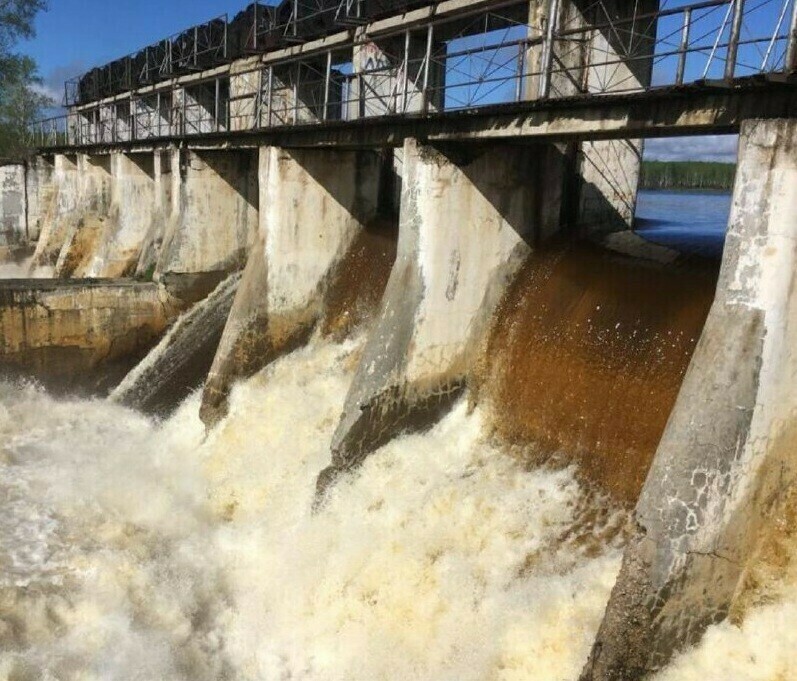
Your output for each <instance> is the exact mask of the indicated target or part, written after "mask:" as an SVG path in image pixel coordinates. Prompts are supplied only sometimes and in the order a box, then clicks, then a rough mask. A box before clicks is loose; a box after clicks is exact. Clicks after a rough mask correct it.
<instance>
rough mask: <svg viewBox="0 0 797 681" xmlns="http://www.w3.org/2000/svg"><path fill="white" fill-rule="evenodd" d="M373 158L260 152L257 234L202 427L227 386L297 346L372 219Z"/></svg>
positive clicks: (220, 406) (377, 161) (216, 411)
mask: <svg viewBox="0 0 797 681" xmlns="http://www.w3.org/2000/svg"><path fill="white" fill-rule="evenodd" d="M380 165H381V157H380V155H379V154H378V153H376V152H371V151H364V152H357V151H333V150H318V151H307V150H300V151H289V150H285V149H281V148H279V147H265V148H263V149H261V152H260V194H261V197H260V205H261V211H260V236H259V240H258V242H257V244H256V245H255V247H254V249H253V251H252V254H251V256H250V258H249V262H248V263H247V266H246V269H245V271H244V276H243V280H242V282H241V285H240V288H239V289H238V294H237V295H236V299H235V303H234V305H233V308H232V312H231V313H230V319H229V321H228V322H227V326H226V328H225V330H224V335H223V336H222V339H221V343H220V344H219V349H218V352H217V354H216V359H215V360H214V362H213V367H212V368H211V370H210V374H209V376H208V381H207V383H206V385H205V391H204V394H203V398H202V409H201V412H200V414H201V416H202V419H203V421H204V422H205V423H206V424H208V425H213V424H215V423H216V422H217V421H218V420H219V419H220V418H221V417H222V416H223V415H224V414H225V413H226V408H227V397H228V395H229V392H230V390H231V388H232V384H233V383H234V381H235V380H237V379H239V378H243V377H246V376H250V375H251V374H253V373H254V372H255V371H257V370H258V369H260V368H262V367H263V366H265V365H266V364H268V363H269V362H270V361H272V360H273V359H275V358H276V357H278V356H279V355H280V354H282V353H284V352H287V351H290V350H291V349H293V348H295V347H296V346H297V345H299V344H300V343H302V342H304V341H305V340H306V339H307V338H308V336H309V334H310V333H311V331H312V330H313V328H314V327H315V325H316V323H317V322H318V321H319V319H321V316H322V314H323V310H324V303H325V296H326V292H327V290H328V287H329V283H330V280H331V278H332V277H334V275H335V272H336V268H337V266H338V265H339V264H340V263H341V262H342V261H344V259H345V256H346V255H347V253H348V251H349V250H350V249H351V247H352V245H353V244H354V243H355V241H356V239H357V236H358V235H359V234H360V233H361V232H362V230H363V228H364V226H365V225H366V224H367V223H368V222H369V221H370V220H371V219H372V218H373V217H374V216H375V215H376V211H377V204H378V199H379V185H380V182H379V180H380Z"/></svg>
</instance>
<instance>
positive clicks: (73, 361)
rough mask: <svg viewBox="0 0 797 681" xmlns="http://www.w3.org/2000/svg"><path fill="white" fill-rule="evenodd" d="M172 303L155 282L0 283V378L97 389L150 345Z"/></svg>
mask: <svg viewBox="0 0 797 681" xmlns="http://www.w3.org/2000/svg"><path fill="white" fill-rule="evenodd" d="M179 310H180V303H179V302H178V301H176V300H175V299H174V298H172V297H171V296H170V295H169V294H168V293H167V292H166V290H165V289H164V288H162V287H160V286H158V285H157V284H151V283H135V282H130V281H104V282H98V281H92V280H82V281H81V280H72V281H46V280H6V281H0V375H3V376H4V377H6V378H17V377H29V378H34V379H36V380H37V381H39V382H41V383H42V384H43V385H45V386H46V387H47V388H48V389H52V390H55V391H57V392H63V391H81V392H100V393H102V392H104V391H106V390H107V389H108V388H110V387H111V386H112V385H114V384H115V383H116V382H118V380H119V379H120V378H121V377H122V376H123V375H124V374H125V373H126V372H127V371H129V369H130V368H131V367H132V365H134V364H135V363H136V362H137V361H138V360H139V359H140V358H141V357H142V356H143V354H144V353H146V351H147V350H148V349H149V348H150V347H151V346H152V345H153V344H154V343H155V341H156V340H157V338H158V337H159V336H160V334H161V333H162V332H163V331H164V329H165V328H166V326H167V325H168V324H169V322H170V321H171V320H172V319H173V318H174V317H175V316H176V315H177V314H178V312H179Z"/></svg>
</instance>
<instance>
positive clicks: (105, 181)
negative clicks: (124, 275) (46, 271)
mask: <svg viewBox="0 0 797 681" xmlns="http://www.w3.org/2000/svg"><path fill="white" fill-rule="evenodd" d="M77 189H78V196H77V205H76V206H75V210H74V211H73V213H72V214H71V215H69V216H68V218H67V225H66V229H65V230H64V240H63V244H62V245H61V249H60V251H59V253H58V258H57V260H56V263H55V275H56V276H57V277H61V278H68V277H72V276H78V277H80V276H84V275H85V271H86V269H87V267H88V264H89V263H90V262H91V261H92V259H93V257H94V254H95V253H96V251H97V248H98V246H99V244H100V242H101V241H102V237H103V234H104V232H105V229H106V221H107V218H108V214H109V211H110V207H111V157H110V155H108V154H101V155H96V156H91V155H87V154H79V155H78V157H77Z"/></svg>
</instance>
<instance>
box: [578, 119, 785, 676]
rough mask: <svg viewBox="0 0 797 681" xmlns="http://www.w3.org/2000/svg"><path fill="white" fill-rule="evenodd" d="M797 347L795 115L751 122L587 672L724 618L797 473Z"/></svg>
mask: <svg viewBox="0 0 797 681" xmlns="http://www.w3.org/2000/svg"><path fill="white" fill-rule="evenodd" d="M795 348H797V121H795V120H793V119H791V120H775V121H756V120H751V121H748V122H746V123H745V124H744V125H743V127H742V134H741V136H740V141H739V159H738V167H737V175H736V184H735V187H734V198H733V206H732V209H731V217H730V222H729V228H728V236H727V240H726V245H725V252H724V256H723V263H722V269H721V272H720V278H719V284H718V287H717V295H716V298H715V300H714V304H713V306H712V309H711V312H710V313H709V316H708V319H707V321H706V325H705V329H704V331H703V335H702V336H701V338H700V341H699V343H698V345H697V348H696V350H695V354H694V356H693V358H692V362H691V365H690V367H689V370H688V371H687V374H686V377H685V378H684V382H683V386H682V387H681V391H680V394H679V396H678V399H677V401H676V404H675V407H674V409H673V412H672V414H671V416H670V420H669V422H668V424H667V428H666V430H665V432H664V435H663V437H662V440H661V443H660V444H659V448H658V451H657V453H656V457H655V459H654V461H653V465H652V468H651V470H650V473H649V475H648V478H647V480H646V482H645V486H644V488H643V490H642V494H641V496H640V499H639V503H638V505H637V508H636V525H637V532H636V535H635V536H634V537H633V539H632V540H631V543H630V544H629V546H628V548H627V549H626V552H625V556H624V559H623V565H622V569H621V572H620V575H619V577H618V580H617V583H616V585H615V587H614V590H613V592H612V596H611V599H610V602H609V605H608V606H607V610H606V615H605V617H604V620H603V623H602V625H601V628H600V631H599V633H598V637H597V640H596V642H595V645H594V647H593V651H592V655H591V657H590V660H589V663H588V664H587V666H586V668H585V670H584V672H583V674H582V677H581V678H582V681H621V680H626V679H639V678H643V677H644V676H646V675H648V674H649V673H651V672H652V671H654V670H656V669H659V668H661V667H663V666H664V665H665V664H666V663H667V661H668V660H669V659H670V657H671V656H672V655H673V654H674V653H675V652H677V651H678V650H681V649H683V648H684V647H686V646H689V645H692V644H694V643H696V642H697V641H698V640H699V639H700V637H701V636H702V634H703V632H704V631H705V629H706V627H707V626H708V625H710V624H712V623H715V622H719V621H721V620H723V619H725V618H726V617H727V616H728V614H729V612H730V610H731V608H732V605H733V602H734V598H735V596H736V594H737V593H738V592H739V591H740V588H741V587H742V586H743V584H744V575H745V573H746V571H747V569H748V564H750V563H752V562H754V561H753V560H752V558H753V557H754V556H755V554H756V552H757V547H758V545H759V544H760V542H761V541H762V540H763V539H765V538H766V536H767V534H768V532H767V528H768V526H769V524H770V523H771V522H772V518H773V517H774V516H775V514H776V511H777V509H778V508H779V507H782V504H783V502H784V500H785V499H784V495H786V493H787V491H788V490H789V488H790V487H791V486H793V485H794V484H795V483H796V482H797V450H795V448H794V446H793V443H794V438H793V429H794V424H795V421H797V352H795ZM789 433H792V435H789Z"/></svg>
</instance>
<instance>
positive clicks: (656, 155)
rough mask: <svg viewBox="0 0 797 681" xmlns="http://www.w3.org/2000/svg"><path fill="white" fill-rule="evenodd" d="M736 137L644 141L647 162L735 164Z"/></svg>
mask: <svg viewBox="0 0 797 681" xmlns="http://www.w3.org/2000/svg"><path fill="white" fill-rule="evenodd" d="M737 142H738V136H737V135H704V136H701V137H670V138H661V139H648V140H645V160H647V161H720V162H723V163H735V162H736V146H737Z"/></svg>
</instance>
